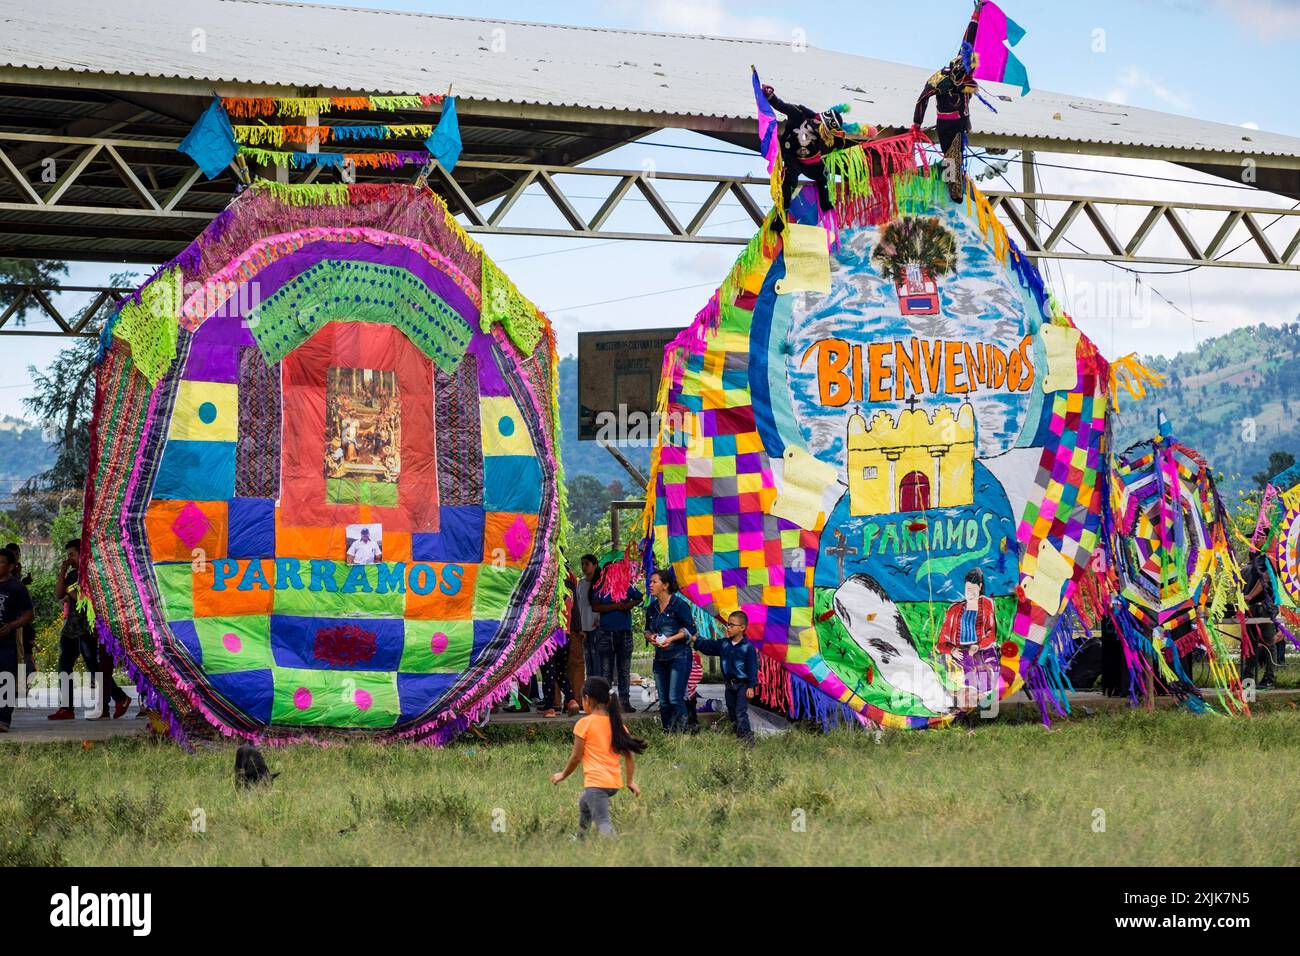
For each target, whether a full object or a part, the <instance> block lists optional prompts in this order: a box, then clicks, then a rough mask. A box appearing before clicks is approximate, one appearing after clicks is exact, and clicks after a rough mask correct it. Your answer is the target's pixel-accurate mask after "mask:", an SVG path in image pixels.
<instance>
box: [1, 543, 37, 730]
mask: <svg viewBox="0 0 1300 956" xmlns="http://www.w3.org/2000/svg"><path fill="white" fill-rule="evenodd" d="M17 566H18V562H17V561H16V560H15V559H14V555H13V552H11V551H10V550H9V549H8V548H0V733H7V732H8V731H9V724H10V723H12V722H13V719H14V706H15V705H16V704H17V703H18V693H19V690H18V659H19V656H20V647H21V644H22V635H23V628H24V627H26V626H27V625H28V624H30V623H31V622H32V617H33V615H32V599H31V595H29V594H28V593H27V588H26V586H25V585H24V584H23V583H22V581H20V580H18V577H17V576H16V575H15V574H14V569H15V568H16V567H17ZM25 692H26V691H25V689H24V693H25Z"/></svg>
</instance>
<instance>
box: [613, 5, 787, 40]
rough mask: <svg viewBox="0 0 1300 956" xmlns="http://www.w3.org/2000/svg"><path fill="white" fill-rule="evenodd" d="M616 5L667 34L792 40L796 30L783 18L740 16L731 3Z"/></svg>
mask: <svg viewBox="0 0 1300 956" xmlns="http://www.w3.org/2000/svg"><path fill="white" fill-rule="evenodd" d="M616 6H617V8H618V9H620V10H621V11H622V12H623V13H624V14H625V15H628V16H631V17H633V18H634V19H635V20H637V21H639V22H640V24H641V26H642V27H644V28H645V29H647V30H656V31H660V32H664V33H686V34H699V35H702V36H726V37H746V38H749V39H755V40H789V39H790V38H791V36H792V34H793V31H794V29H795V25H794V24H793V23H792V22H790V21H788V20H784V19H782V18H780V17H761V16H749V15H746V14H744V13H737V12H735V11H734V10H732V9H731V4H730V3H728V0H620V2H618V3H617V4H616Z"/></svg>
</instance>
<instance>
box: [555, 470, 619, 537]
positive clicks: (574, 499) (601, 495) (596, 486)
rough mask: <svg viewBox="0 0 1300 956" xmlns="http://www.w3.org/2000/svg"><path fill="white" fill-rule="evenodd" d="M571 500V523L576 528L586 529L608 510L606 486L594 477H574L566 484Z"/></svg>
mask: <svg viewBox="0 0 1300 956" xmlns="http://www.w3.org/2000/svg"><path fill="white" fill-rule="evenodd" d="M565 490H566V491H567V492H568V498H569V523H570V524H571V525H573V527H575V528H586V527H588V526H589V525H593V524H595V523H596V522H597V521H599V520H600V516H601V515H603V514H604V513H605V512H606V511H607V510H608V505H609V502H608V500H607V499H606V498H605V486H604V485H603V484H601V483H600V479H599V478H596V477H594V476H592V475H587V474H581V475H574V476H572V477H571V478H570V479H569V480H568V482H566V485H565Z"/></svg>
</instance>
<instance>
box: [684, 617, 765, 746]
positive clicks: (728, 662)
mask: <svg viewBox="0 0 1300 956" xmlns="http://www.w3.org/2000/svg"><path fill="white" fill-rule="evenodd" d="M748 627H749V616H748V615H747V614H745V612H744V611H732V612H731V615H730V616H729V617H728V618H727V623H726V629H727V636H726V637H725V638H716V637H715V638H708V637H697V638H696V639H695V649H696V650H697V651H699V652H700V653H701V654H711V655H715V656H717V657H718V658H719V659H720V660H721V662H722V678H723V681H724V683H725V685H726V690H725V694H726V698H727V716H728V717H729V718H731V723H732V727H733V728H734V729H735V731H736V736H737V737H739V738H740V739H741V740H743V741H745V742H746V743H749V744H752V743H753V742H754V731H753V728H751V727H750V726H749V702H750V701H751V700H752V699H753V698H754V688H756V687H757V686H758V652H757V651H756V650H755V649H754V644H753V642H752V641H750V640H749V638H748V637H746V636H745V630H746V629H747V628H748Z"/></svg>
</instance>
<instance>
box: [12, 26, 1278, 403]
mask: <svg viewBox="0 0 1300 956" xmlns="http://www.w3.org/2000/svg"><path fill="white" fill-rule="evenodd" d="M332 5H339V6H379V7H384V8H387V9H404V10H414V11H422V12H429V13H444V14H454V15H464V16H477V17H487V18H494V19H514V20H530V21H547V22H554V23H565V24H573V25H580V26H600V27H613V28H627V29H644V30H662V31H667V32H683V33H699V34H714V35H730V36H755V37H762V38H768V39H782V40H784V39H789V38H790V36H791V31H792V30H795V29H801V30H803V31H805V32H806V35H807V41H808V42H809V43H810V44H812V45H814V46H821V47H826V48H831V49H837V50H842V51H845V52H851V53H857V54H861V55H864V56H874V57H878V58H881V59H887V60H894V61H898V62H904V63H912V64H918V65H924V66H931V65H933V66H936V67H937V66H938V65H940V64H941V63H942V62H943V61H944V60H945V59H946V58H947V57H948V56H950V55H951V50H952V47H953V44H954V42H955V36H956V34H958V33H959V31H960V30H961V28H962V24H963V23H964V21H965V18H966V17H967V16H968V13H969V10H970V3H969V2H967V0H907V2H895V0H888V2H885V0H876V2H859V3H822V2H805V3H802V4H798V5H793V9H794V15H792V12H791V11H792V5H791V4H789V3H786V4H778V3H771V2H764V0H748V2H744V3H741V2H739V0H603V2H572V3H545V4H541V3H523V2H511V0H474V2H462V0H442V2H418V0H371V2H369V3H347V4H344V3H338V4H332ZM1002 6H1003V7H1004V9H1006V10H1007V12H1008V14H1009V15H1010V16H1012V17H1014V18H1015V19H1016V20H1018V21H1019V22H1020V23H1021V25H1022V26H1024V27H1025V28H1026V29H1027V30H1028V35H1027V36H1026V37H1025V39H1024V40H1023V41H1022V42H1021V44H1020V45H1019V46H1018V47H1017V54H1018V55H1019V56H1020V57H1021V59H1022V60H1024V61H1025V63H1026V65H1027V67H1028V70H1029V75H1030V79H1031V81H1032V83H1033V85H1034V86H1035V87H1036V88H1040V89H1049V90H1053V91H1056V92H1061V93H1072V94H1076V95H1080V96H1089V97H1096V98H1099V99H1108V100H1112V101H1116V102H1123V103H1127V104H1130V105H1133V106H1139V107H1146V108H1150V109H1156V110H1162V111H1166V112H1171V113H1180V114H1183V115H1188V116H1195V117H1199V118H1202V119H1207V120H1214V121H1218V122H1224V123H1233V124H1249V125H1253V126H1257V127H1259V128H1262V129H1265V130H1270V131H1273V132H1278V133H1286V134H1290V135H1294V136H1300V117H1298V116H1297V115H1296V110H1295V108H1294V100H1295V93H1294V85H1295V84H1294V80H1293V73H1294V64H1295V63H1296V62H1300V0H1232V2H1228V0H1130V2H1116V0H1101V2H1091V3H1060V2H1052V3H1049V2H1042V0H1004V2H1003V3H1002ZM1098 31H1102V32H1101V33H1098ZM1098 37H1101V38H1102V39H1103V40H1104V43H1103V44H1102V45H1103V46H1104V50H1102V51H1101V52H1094V47H1096V46H1097V45H1098V43H1097V40H1098ZM737 82H738V83H747V82H748V78H747V77H738V78H737ZM1031 95H1032V94H1031ZM1288 107H1289V108H1288ZM869 119H870V120H872V121H876V122H886V123H889V122H893V123H897V122H902V121H904V120H905V119H906V118H905V117H870V118H869ZM976 122H977V123H978V116H976ZM649 139H650V140H651V141H653V142H655V143H661V144H662V143H666V144H669V145H668V146H646V145H636V146H630V147H624V148H622V149H619V150H616V151H614V152H613V153H610V154H607V155H606V156H604V157H601V158H600V159H599V160H597V161H596V164H597V165H601V166H606V167H611V168H634V169H635V168H639V167H640V166H641V164H642V162H643V161H644V160H645V159H647V158H652V159H654V160H655V161H656V162H658V163H662V164H664V166H663V168H672V169H677V170H681V171H721V172H734V173H747V172H748V173H752V172H756V171H759V170H758V166H757V164H756V163H754V162H753V161H752V160H751V159H750V158H749V157H746V156H740V155H734V154H731V153H730V152H729V151H730V150H731V148H730V147H722V150H723V151H720V152H711V153H710V152H693V151H687V150H682V149H680V148H673V147H674V146H676V147H681V146H686V145H692V144H694V145H702V146H707V147H714V148H717V147H719V144H718V143H716V142H714V141H709V140H705V139H703V138H701V137H697V136H695V134H690V133H684V132H671V133H668V132H665V133H656V134H654V135H653V136H651V137H649ZM1040 159H1041V160H1042V161H1044V162H1051V161H1059V162H1060V163H1061V164H1062V165H1086V166H1088V167H1090V168H1093V169H1105V170H1113V171H1117V172H1134V171H1141V172H1144V173H1146V174H1154V175H1164V176H1174V177H1177V178H1181V179H1184V180H1200V181H1202V182H1206V181H1208V180H1207V179H1206V178H1205V177H1200V176H1197V175H1195V174H1192V173H1189V172H1188V171H1187V170H1183V169H1181V168H1179V167H1174V166H1169V165H1166V164H1160V163H1141V162H1138V161H1131V160H1103V159H1099V158H1093V157H1086V158H1084V159H1082V160H1081V159H1080V158H1078V157H1055V159H1054V158H1053V157H1050V156H1045V157H1040ZM1013 169H1014V167H1013ZM995 185H999V184H995ZM1041 187H1042V189H1043V190H1044V191H1061V192H1066V191H1069V192H1076V193H1083V194H1115V195H1121V194H1122V195H1129V196H1134V197H1136V198H1152V197H1156V196H1161V197H1167V198H1179V199H1184V198H1186V199H1197V200H1201V201H1204V202H1238V201H1240V200H1241V194H1240V193H1230V192H1226V191H1224V190H1222V189H1217V188H1213V187H1207V186H1203V185H1178V184H1168V183H1158V182H1154V181H1148V180H1135V179H1128V178H1124V179H1119V178H1116V177H1114V176H1109V175H1102V174H1097V173H1090V172H1074V171H1070V170H1054V169H1043V170H1042V171H1041ZM578 191H579V190H577V189H574V190H573V192H578ZM1251 198H1252V199H1253V200H1256V201H1258V202H1259V203H1260V204H1261V205H1278V206H1290V205H1291V203H1290V202H1282V201H1280V200H1277V199H1273V200H1272V201H1269V200H1268V197H1265V196H1260V197H1251ZM591 202H592V203H595V202H598V200H592V201H591ZM522 205H526V204H522ZM580 208H582V207H581V205H580ZM728 213H730V214H728ZM512 215H514V214H513V213H512ZM724 217H725V218H724ZM736 217H737V211H736V210H734V209H733V210H730V211H728V210H727V209H726V208H724V209H722V210H720V213H719V217H718V218H719V221H729V220H730V221H734V220H735V219H736ZM1287 239H1289V236H1287V237H1284V238H1281V239H1280V240H1279V239H1278V238H1275V239H1274V241H1275V243H1277V242H1279V241H1280V242H1281V244H1283V245H1285V242H1286V240H1287ZM484 245H485V246H486V247H487V249H488V251H489V253H490V254H491V255H492V256H493V257H494V258H495V259H497V261H499V262H502V263H504V264H505V267H506V268H507V270H509V271H510V273H511V275H512V277H513V278H514V279H515V280H516V282H517V283H518V285H519V287H520V288H521V289H522V290H523V291H524V292H525V293H526V294H528V295H529V296H530V297H532V298H533V299H534V301H536V302H537V303H538V304H539V305H541V306H542V307H543V308H544V309H546V310H547V311H548V313H549V314H550V315H551V317H552V319H553V320H554V322H555V323H556V327H557V329H558V330H559V333H560V343H561V351H562V352H566V353H567V352H570V351H572V350H573V348H574V342H575V336H576V332H577V331H579V330H589V329H590V330H595V329H605V328H617V327H658V326H680V325H684V324H686V323H687V322H689V321H690V319H691V317H692V316H693V315H694V314H695V312H696V311H697V310H698V309H699V308H700V307H701V306H702V305H703V303H704V302H705V300H706V299H707V298H708V296H709V293H710V289H711V287H712V286H713V285H716V283H717V281H718V280H719V279H720V278H721V276H722V275H723V273H724V272H725V270H726V268H727V266H728V265H729V264H730V262H731V261H732V259H733V258H734V256H735V254H736V251H737V249H736V247H734V246H680V245H672V244H668V243H630V242H624V243H591V242H583V241H576V240H561V239H533V238H524V237H496V236H491V237H487V238H486V240H485V242H484ZM120 268H122V267H111V268H110V267H107V266H100V265H79V266H74V269H73V272H72V274H71V275H70V277H69V281H70V282H71V283H89V282H98V281H105V280H107V278H108V275H109V273H110V272H112V271H116V270H117V269H120ZM1161 268H1162V267H1151V270H1150V271H1153V272H1158V271H1160V269H1161ZM1047 272H1048V281H1049V283H1050V284H1051V285H1052V286H1053V287H1054V288H1055V289H1056V290H1057V292H1058V294H1059V295H1061V296H1062V297H1063V299H1064V300H1065V303H1066V307H1067V309H1069V310H1070V311H1071V312H1072V314H1074V315H1075V318H1076V321H1077V322H1078V323H1079V324H1080V325H1081V326H1082V327H1083V328H1084V329H1085V331H1087V332H1089V334H1091V335H1092V336H1093V337H1094V339H1096V340H1097V342H1098V343H1099V345H1100V346H1101V348H1102V349H1103V351H1104V352H1106V353H1107V354H1109V355H1112V356H1115V355H1122V354H1125V353H1127V352H1130V351H1138V352H1142V353H1151V352H1161V353H1166V354H1170V353H1172V352H1176V351H1180V350H1183V349H1189V348H1192V347H1193V346H1194V344H1195V342H1196V340H1197V339H1199V338H1205V337H1208V336H1210V335H1215V334H1219V333H1222V332H1225V331H1228V330H1229V329H1231V328H1233V327H1235V326H1238V325H1243V324H1249V323H1255V322H1259V321H1265V322H1269V323H1273V324H1276V323H1280V322H1284V321H1292V320H1294V319H1295V317H1296V315H1297V313H1298V312H1300V275H1297V274H1295V273H1267V274H1266V273H1262V272H1252V273H1242V272H1240V271H1238V270H1228V269H1200V270H1196V271H1195V272H1191V273H1181V274H1176V275H1170V276H1164V277H1161V276H1159V275H1150V276H1146V277H1144V279H1145V281H1146V283H1147V286H1146V287H1145V288H1141V289H1139V288H1137V287H1136V286H1135V285H1134V283H1133V277H1132V276H1131V275H1129V274H1126V273H1123V272H1120V271H1118V270H1115V269H1113V268H1111V267H1109V266H1106V265H1097V264H1093V263H1053V264H1051V265H1050V266H1049V267H1048V269H1047ZM141 274H142V275H144V274H147V269H145V268H143V267H142V268H141ZM1243 287H1248V288H1249V289H1250V294H1249V296H1243V295H1242V288H1243ZM1151 288H1154V289H1156V290H1158V292H1159V296H1163V297H1164V299H1168V300H1169V301H1170V302H1172V303H1173V305H1169V304H1167V303H1166V302H1165V301H1163V299H1161V298H1160V297H1158V296H1153V295H1152V294H1151V293H1150V291H1149V290H1150V289H1151ZM1081 289H1082V290H1084V291H1083V292H1082V293H1081V292H1080V291H1079V290H1081ZM665 290H680V291H665ZM1106 290H1109V292H1108V291H1106ZM1094 292H1095V295H1094ZM1107 295H1110V296H1115V295H1118V297H1119V298H1120V299H1123V298H1125V297H1129V298H1131V299H1132V304H1131V306H1123V307H1120V306H1115V305H1114V304H1112V306H1111V307H1110V310H1109V312H1108V311H1107V310H1106V309H1100V308H1098V309H1094V308H1093V306H1094V304H1095V303H1094V299H1095V301H1096V302H1101V301H1102V300H1103V299H1104V298H1105V297H1106V296H1107ZM1130 311H1131V312H1133V313H1134V314H1135V315H1137V316H1138V317H1137V318H1134V317H1133V316H1132V315H1129V312H1130ZM1116 312H1118V313H1119V318H1118V320H1117V319H1116V315H1115V313H1116ZM58 347H59V342H58V340H57V339H36V338H23V339H14V340H12V344H11V346H10V349H11V353H12V358H11V361H16V362H17V368H16V369H15V372H16V374H15V375H14V376H13V377H11V378H10V379H9V380H8V381H7V382H5V383H4V385H3V386H0V414H16V415H21V414H22V408H21V398H22V397H23V395H25V394H26V393H27V391H28V387H27V384H26V382H27V375H26V371H25V370H26V367H27V366H28V365H29V364H36V365H38V366H44V365H45V364H46V363H48V361H49V360H50V359H51V358H52V357H53V355H54V354H55V353H56V352H57V350H58ZM19 370H21V371H19Z"/></svg>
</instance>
